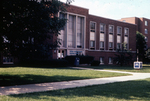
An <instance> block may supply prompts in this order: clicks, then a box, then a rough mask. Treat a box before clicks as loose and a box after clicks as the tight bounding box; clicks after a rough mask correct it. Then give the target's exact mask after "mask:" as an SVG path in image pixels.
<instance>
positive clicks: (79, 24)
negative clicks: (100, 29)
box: [77, 17, 84, 48]
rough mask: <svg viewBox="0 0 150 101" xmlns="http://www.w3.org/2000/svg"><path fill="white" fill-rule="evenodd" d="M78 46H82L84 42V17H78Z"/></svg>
mask: <svg viewBox="0 0 150 101" xmlns="http://www.w3.org/2000/svg"><path fill="white" fill-rule="evenodd" d="M77 20H78V21H77V48H82V44H83V40H82V39H83V38H82V37H83V23H84V22H83V21H84V18H82V17H78V19H77Z"/></svg>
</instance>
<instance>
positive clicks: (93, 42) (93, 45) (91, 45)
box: [90, 41, 95, 49]
mask: <svg viewBox="0 0 150 101" xmlns="http://www.w3.org/2000/svg"><path fill="white" fill-rule="evenodd" d="M94 47H95V41H90V48H91V49H93V48H94Z"/></svg>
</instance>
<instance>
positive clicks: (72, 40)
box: [54, 5, 137, 64]
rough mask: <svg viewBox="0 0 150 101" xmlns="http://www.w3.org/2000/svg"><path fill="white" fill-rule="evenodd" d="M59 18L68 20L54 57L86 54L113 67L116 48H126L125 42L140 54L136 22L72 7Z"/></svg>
mask: <svg viewBox="0 0 150 101" xmlns="http://www.w3.org/2000/svg"><path fill="white" fill-rule="evenodd" d="M58 15H59V17H60V18H61V17H64V18H66V19H68V21H67V24H66V26H65V27H64V28H63V29H62V30H61V32H60V33H61V35H59V36H58V37H59V38H60V39H62V40H61V46H60V47H59V48H58V50H57V52H55V53H54V54H55V55H54V58H64V57H65V56H67V55H76V54H79V55H82V54H83V55H89V56H94V57H95V60H99V61H100V62H101V64H113V62H112V58H113V57H114V54H115V53H116V49H118V48H120V49H122V48H123V46H122V43H125V44H126V47H127V49H131V51H132V52H133V53H135V52H136V30H137V25H136V24H134V23H127V22H122V21H118V20H112V19H107V18H103V17H99V16H94V15H90V14H89V10H88V9H85V8H81V7H77V6H72V5H71V6H69V7H68V8H67V12H65V13H62V12H59V14H58Z"/></svg>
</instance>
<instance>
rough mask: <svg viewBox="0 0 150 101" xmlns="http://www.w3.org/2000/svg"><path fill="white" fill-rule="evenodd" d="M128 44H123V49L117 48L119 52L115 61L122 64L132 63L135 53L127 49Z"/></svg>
mask: <svg viewBox="0 0 150 101" xmlns="http://www.w3.org/2000/svg"><path fill="white" fill-rule="evenodd" d="M125 46H126V45H125V44H123V49H122V50H121V49H119V50H117V54H115V57H114V59H113V60H114V63H115V64H117V65H120V66H123V65H130V64H132V63H133V53H132V52H130V51H129V50H127V48H126V47H125Z"/></svg>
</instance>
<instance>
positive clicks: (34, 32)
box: [0, 0, 66, 59]
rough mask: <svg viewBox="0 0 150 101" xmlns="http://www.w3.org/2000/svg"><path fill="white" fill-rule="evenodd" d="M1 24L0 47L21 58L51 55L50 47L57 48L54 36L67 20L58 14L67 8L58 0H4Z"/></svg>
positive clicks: (7, 52) (7, 53)
mask: <svg viewBox="0 0 150 101" xmlns="http://www.w3.org/2000/svg"><path fill="white" fill-rule="evenodd" d="M2 8H3V9H2V11H3V12H5V13H2V25H1V26H0V27H1V29H0V34H1V36H0V44H1V48H0V49H1V50H2V51H3V52H5V53H6V54H5V55H12V56H17V57H18V58H20V59H33V58H48V57H49V56H50V55H51V54H50V49H54V48H56V47H58V44H57V43H58V40H57V39H56V40H55V42H53V35H54V34H55V35H56V36H57V35H58V34H59V31H60V29H61V28H62V27H63V26H64V25H65V23H66V19H59V18H58V17H57V13H58V12H59V11H60V10H61V11H65V5H63V3H61V2H60V1H58V0H52V1H49V0H41V2H37V0H3V1H2Z"/></svg>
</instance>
